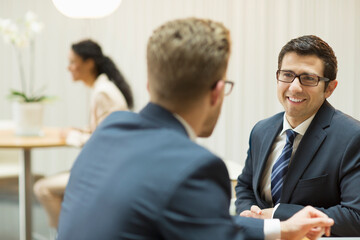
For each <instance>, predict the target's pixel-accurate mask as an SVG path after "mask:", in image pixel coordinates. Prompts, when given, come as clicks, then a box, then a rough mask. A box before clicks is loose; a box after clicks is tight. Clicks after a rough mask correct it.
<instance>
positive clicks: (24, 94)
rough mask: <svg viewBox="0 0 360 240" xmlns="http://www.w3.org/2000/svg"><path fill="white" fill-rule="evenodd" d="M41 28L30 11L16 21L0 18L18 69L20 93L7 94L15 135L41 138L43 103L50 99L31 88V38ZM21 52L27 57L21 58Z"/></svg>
mask: <svg viewBox="0 0 360 240" xmlns="http://www.w3.org/2000/svg"><path fill="white" fill-rule="evenodd" d="M42 28H43V24H42V23H41V22H40V21H39V20H38V18H37V16H36V15H35V14H34V13H33V12H31V11H29V12H27V13H26V14H25V17H24V18H21V19H19V20H17V21H16V22H14V21H12V20H10V19H0V34H1V35H2V36H3V38H4V41H5V42H6V43H9V44H11V45H12V46H13V48H14V51H15V53H16V57H17V62H18V67H19V68H18V69H19V70H18V72H19V79H20V83H21V90H11V91H10V94H9V98H10V99H11V100H13V120H14V122H15V126H16V134H18V135H41V127H42V119H43V108H44V105H43V102H44V101H46V100H49V99H50V97H48V96H45V95H43V90H44V89H43V88H42V89H39V90H36V91H35V90H34V86H33V85H34V52H35V49H34V48H35V42H34V37H35V34H37V33H39V32H41V30H42ZM25 51H26V52H25ZM25 53H26V54H27V55H26V56H27V58H25V59H23V57H24V54H25ZM24 60H27V61H24ZM24 63H28V64H27V65H25V64H24ZM25 67H26V68H25ZM25 69H26V70H27V71H25ZM26 76H27V77H26ZM27 80H28V81H27Z"/></svg>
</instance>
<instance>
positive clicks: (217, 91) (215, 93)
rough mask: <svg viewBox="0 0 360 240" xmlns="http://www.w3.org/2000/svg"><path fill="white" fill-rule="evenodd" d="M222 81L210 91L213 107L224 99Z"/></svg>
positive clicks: (223, 84)
mask: <svg viewBox="0 0 360 240" xmlns="http://www.w3.org/2000/svg"><path fill="white" fill-rule="evenodd" d="M224 87H225V83H224V81H218V82H217V83H216V86H215V87H214V88H213V89H212V90H211V105H212V106H214V105H216V104H218V102H219V101H222V99H223V97H224Z"/></svg>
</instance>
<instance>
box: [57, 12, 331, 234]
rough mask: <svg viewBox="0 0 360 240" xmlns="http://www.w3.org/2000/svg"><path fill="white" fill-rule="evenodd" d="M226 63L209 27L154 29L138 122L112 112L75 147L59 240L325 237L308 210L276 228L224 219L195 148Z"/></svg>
mask: <svg viewBox="0 0 360 240" xmlns="http://www.w3.org/2000/svg"><path fill="white" fill-rule="evenodd" d="M229 55H230V36H229V31H228V30H227V29H226V28H225V27H224V26H223V25H222V24H220V23H217V22H213V21H211V20H201V19H195V18H189V19H181V20H175V21H170V22H167V23H165V24H164V25H162V26H161V27H159V28H158V29H156V30H155V31H154V33H153V34H152V36H151V37H150V39H149V42H148V45H147V63H148V89H149V93H150V103H149V104H147V106H145V108H144V109H142V110H141V112H140V113H139V114H136V113H131V112H116V113H113V114H111V115H110V116H109V117H108V118H107V119H105V120H104V122H103V123H102V124H101V125H100V126H99V127H98V128H97V130H96V131H95V132H94V133H93V136H92V137H91V139H90V140H89V141H88V142H87V144H86V145H85V146H84V148H83V150H82V152H81V153H80V155H79V157H78V158H77V160H76V162H75V164H74V167H73V169H72V171H71V177H70V181H69V184H68V187H67V189H66V192H65V198H64V202H63V207H62V212H61V215H60V223H59V236H58V239H60V240H61V239H67V240H69V239H70V240H71V239H76V240H81V239H86V240H91V239H169V240H178V239H186V240H192V239H194V240H195V239H196V240H200V239H210V240H211V239H214V240H219V239H224V240H226V239H244V238H246V239H264V238H265V237H266V238H267V239H272V238H273V239H274V238H277V237H278V238H280V237H281V238H282V239H301V238H302V237H304V236H305V235H307V236H308V237H309V238H311V239H315V238H317V237H318V236H319V235H321V234H322V233H323V232H326V234H327V235H328V234H329V230H330V229H329V228H330V226H331V225H332V224H333V221H332V219H329V218H328V217H327V216H326V215H325V214H323V213H321V212H320V211H317V210H315V209H313V208H311V207H309V208H305V209H304V210H302V211H301V212H299V213H297V214H295V215H294V217H292V218H290V219H289V220H287V221H285V222H281V223H280V222H279V221H278V220H267V221H264V220H259V219H249V218H243V217H231V216H230V215H229V202H230V195H231V193H230V192H231V191H230V182H229V175H228V172H227V170H226V167H225V164H224V163H223V161H222V160H221V159H220V158H219V157H217V156H216V155H214V154H213V153H211V152H210V151H208V150H207V149H205V148H204V147H201V146H199V145H198V144H196V143H195V142H194V140H195V138H196V136H198V137H208V136H210V135H211V133H212V131H213V129H214V127H215V125H216V122H217V119H218V116H219V114H220V110H221V106H222V103H223V98H224V96H225V95H227V94H229V93H230V91H231V89H232V85H233V82H231V81H227V80H225V74H226V69H227V64H228V59H229ZM272 226H275V229H278V232H277V233H275V235H274V233H272V232H271V231H269V229H270V230H272V229H273V228H272ZM314 227H317V228H314ZM276 234H277V235H276Z"/></svg>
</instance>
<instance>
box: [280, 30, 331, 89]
mask: <svg viewBox="0 0 360 240" xmlns="http://www.w3.org/2000/svg"><path fill="white" fill-rule="evenodd" d="M289 52H295V53H296V54H298V55H316V56H317V57H319V58H320V59H321V60H322V61H323V64H324V77H326V78H328V79H330V80H335V79H336V74H337V60H336V56H335V53H334V51H333V50H332V48H331V47H330V46H329V44H327V43H326V42H325V41H324V40H322V39H321V38H319V37H317V36H314V35H306V36H302V37H298V38H294V39H292V40H291V41H290V42H288V43H287V44H286V45H285V46H284V47H283V48H282V49H281V51H280V53H279V58H278V69H279V70H280V69H281V64H282V60H283V58H284V56H285V54H286V53H289ZM328 84H329V82H326V83H325V89H326V87H327V86H328Z"/></svg>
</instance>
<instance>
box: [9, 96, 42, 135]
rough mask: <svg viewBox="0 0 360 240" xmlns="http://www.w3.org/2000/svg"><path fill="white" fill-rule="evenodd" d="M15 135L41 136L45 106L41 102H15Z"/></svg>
mask: <svg viewBox="0 0 360 240" xmlns="http://www.w3.org/2000/svg"><path fill="white" fill-rule="evenodd" d="M12 108H13V120H14V123H15V133H16V135H20V136H41V135H42V134H43V132H42V123H43V110H44V104H43V103H41V102H13V106H12Z"/></svg>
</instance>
